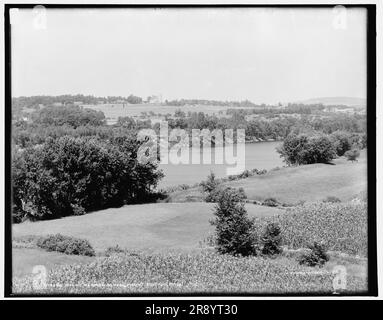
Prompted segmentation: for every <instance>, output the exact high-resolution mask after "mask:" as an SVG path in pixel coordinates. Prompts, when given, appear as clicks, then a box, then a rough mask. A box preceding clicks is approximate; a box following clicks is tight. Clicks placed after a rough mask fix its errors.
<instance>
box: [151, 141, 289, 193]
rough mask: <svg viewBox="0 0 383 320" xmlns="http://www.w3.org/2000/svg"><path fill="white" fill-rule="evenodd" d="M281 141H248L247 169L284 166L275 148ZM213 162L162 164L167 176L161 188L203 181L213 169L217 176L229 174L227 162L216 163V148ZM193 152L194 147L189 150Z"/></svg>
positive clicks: (160, 185)
mask: <svg viewBox="0 0 383 320" xmlns="http://www.w3.org/2000/svg"><path fill="white" fill-rule="evenodd" d="M280 144H281V142H258V143H248V144H246V146H245V168H246V169H249V170H250V169H255V168H256V169H258V170H261V169H266V170H270V169H272V168H275V167H282V166H283V165H284V163H283V162H282V159H281V158H280V157H279V154H278V153H277V152H276V150H275V148H276V147H277V146H279V145H280ZM212 150H213V152H212V163H211V164H178V165H174V164H166V165H160V169H162V170H163V172H164V174H165V177H164V178H163V179H162V180H161V181H160V183H159V188H163V187H168V186H175V185H180V184H189V185H190V184H194V183H197V182H201V181H202V180H204V179H206V177H207V176H208V175H209V174H210V172H211V171H213V172H214V173H215V174H216V176H217V177H225V176H227V171H226V169H227V167H233V166H228V165H225V164H215V163H214V149H212ZM188 151H189V152H190V153H189V154H191V152H192V148H189V150H188ZM200 152H201V153H202V150H200Z"/></svg>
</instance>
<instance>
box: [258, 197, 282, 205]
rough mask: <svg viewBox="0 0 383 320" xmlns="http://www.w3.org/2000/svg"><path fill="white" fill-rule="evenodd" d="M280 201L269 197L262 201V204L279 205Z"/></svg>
mask: <svg viewBox="0 0 383 320" xmlns="http://www.w3.org/2000/svg"><path fill="white" fill-rule="evenodd" d="M278 204H279V203H278V201H277V200H276V199H275V198H267V199H265V200H264V201H263V202H262V205H264V206H268V207H278Z"/></svg>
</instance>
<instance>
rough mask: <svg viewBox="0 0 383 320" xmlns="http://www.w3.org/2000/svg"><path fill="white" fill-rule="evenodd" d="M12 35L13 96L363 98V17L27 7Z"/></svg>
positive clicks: (356, 13)
mask: <svg viewBox="0 0 383 320" xmlns="http://www.w3.org/2000/svg"><path fill="white" fill-rule="evenodd" d="M44 15H45V17H46V19H44ZM11 30H12V34H11V37H12V39H11V40H12V42H11V45H12V95H13V96H20V95H39V94H46V95H59V94H66V93H69V94H76V93H82V94H93V95H96V96H107V95H123V96H127V95H129V94H130V93H133V94H136V95H139V96H142V97H147V96H148V95H151V94H162V96H163V98H164V99H176V98H201V99H217V100H244V99H249V100H252V101H254V102H259V103H261V102H264V103H273V102H278V101H282V102H287V101H296V100H302V99H309V98H317V97H332V96H351V97H361V98H364V97H365V96H366V12H365V11H364V10H363V9H348V10H347V12H346V14H344V12H343V11H334V10H332V9H296V8H295V9H271V8H269V9H262V8H253V9H217V8H215V9H195V8H194V9H157V10H155V9H109V10H105V9H103V10H100V9H92V10H91V9H76V10H73V9H66V10H62V9H56V10H55V9H49V10H47V11H46V12H45V13H44V12H41V11H37V12H34V11H32V10H26V9H23V10H19V11H18V12H17V13H12V27H11Z"/></svg>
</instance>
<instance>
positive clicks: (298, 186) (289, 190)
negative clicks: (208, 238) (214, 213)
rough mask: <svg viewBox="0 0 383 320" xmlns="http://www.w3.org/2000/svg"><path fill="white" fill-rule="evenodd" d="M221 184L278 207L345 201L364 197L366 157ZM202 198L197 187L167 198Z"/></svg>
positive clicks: (283, 170)
mask: <svg viewBox="0 0 383 320" xmlns="http://www.w3.org/2000/svg"><path fill="white" fill-rule="evenodd" d="M224 185H227V186H230V187H233V188H243V189H244V190H245V192H246V195H247V197H248V199H251V200H257V201H262V200H265V199H267V198H270V197H273V198H276V200H277V201H279V202H280V203H282V204H287V205H295V204H298V203H300V202H303V201H321V200H323V199H325V198H326V197H328V196H335V197H337V198H339V199H340V200H341V201H349V200H352V199H353V198H355V197H357V196H360V195H361V194H366V191H367V157H366V151H365V150H363V151H362V152H361V155H360V158H359V159H358V162H357V163H351V162H350V161H347V160H346V159H345V158H344V157H341V158H338V159H335V160H333V162H332V163H331V164H323V163H316V164H309V165H305V166H298V167H285V168H275V169H274V170H273V169H272V170H269V171H268V172H267V173H266V174H264V175H255V176H252V177H249V178H247V179H241V180H237V181H229V182H226V183H224ZM203 197H204V195H203V194H202V192H201V189H200V188H197V187H196V188H190V189H188V190H183V191H177V192H174V193H172V194H171V195H170V196H169V201H172V202H188V201H190V200H191V199H193V200H194V201H200V200H201V199H203Z"/></svg>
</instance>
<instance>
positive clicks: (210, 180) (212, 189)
mask: <svg viewBox="0 0 383 320" xmlns="http://www.w3.org/2000/svg"><path fill="white" fill-rule="evenodd" d="M200 185H201V187H202V190H203V191H204V192H205V193H207V195H206V198H205V201H206V202H215V201H214V198H215V195H214V194H215V193H216V191H217V190H216V189H217V187H218V185H219V181H218V179H216V177H215V174H214V173H213V172H211V173H210V174H209V175H208V177H207V179H206V181H202V182H201V184H200Z"/></svg>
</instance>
